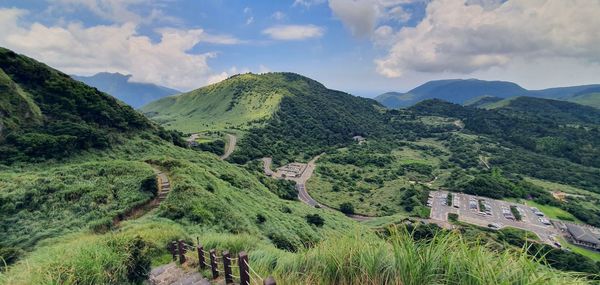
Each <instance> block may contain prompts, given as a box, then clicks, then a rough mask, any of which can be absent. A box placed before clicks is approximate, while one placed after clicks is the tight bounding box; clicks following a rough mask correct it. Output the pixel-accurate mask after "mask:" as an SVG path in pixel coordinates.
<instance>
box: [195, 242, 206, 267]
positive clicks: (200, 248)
mask: <svg viewBox="0 0 600 285" xmlns="http://www.w3.org/2000/svg"><path fill="white" fill-rule="evenodd" d="M196 249H198V265H200V269H204V268H206V259H205V258H204V247H203V246H202V245H201V244H198V246H197V247H196Z"/></svg>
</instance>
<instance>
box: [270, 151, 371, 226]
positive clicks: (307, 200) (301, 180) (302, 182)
mask: <svg viewBox="0 0 600 285" xmlns="http://www.w3.org/2000/svg"><path fill="white" fill-rule="evenodd" d="M323 154H324V153H322V154H320V155H317V156H315V157H314V158H313V159H312V160H311V161H309V162H308V163H307V164H306V168H305V169H304V172H302V174H301V175H300V177H287V178H284V179H287V180H291V181H294V182H296V190H298V200H300V201H302V202H303V203H304V204H307V205H309V206H311V207H319V208H325V209H329V210H332V211H339V210H338V209H334V208H331V207H329V206H327V205H323V204H321V203H319V202H317V200H315V199H313V198H312V197H311V196H310V195H309V194H308V191H306V182H307V181H308V179H310V177H311V176H312V175H313V172H314V171H315V168H316V167H317V164H316V162H317V160H318V159H319V157H321V156H322V155H323ZM262 161H263V168H264V172H265V174H266V175H269V176H273V174H274V172H273V170H271V163H272V159H271V158H270V157H264V158H263V159H262ZM346 216H348V217H349V218H351V219H353V220H355V221H359V222H361V221H368V220H370V219H372V218H373V217H369V216H362V215H346Z"/></svg>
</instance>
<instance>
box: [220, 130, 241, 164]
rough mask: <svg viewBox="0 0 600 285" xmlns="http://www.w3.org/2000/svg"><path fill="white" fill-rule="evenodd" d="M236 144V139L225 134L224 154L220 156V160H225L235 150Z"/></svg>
mask: <svg viewBox="0 0 600 285" xmlns="http://www.w3.org/2000/svg"><path fill="white" fill-rule="evenodd" d="M236 143H237V137H236V136H234V135H232V134H227V146H225V152H224V153H223V155H221V157H220V158H221V160H225V159H227V158H228V157H229V156H230V155H231V154H232V153H233V151H234V150H235V144H236Z"/></svg>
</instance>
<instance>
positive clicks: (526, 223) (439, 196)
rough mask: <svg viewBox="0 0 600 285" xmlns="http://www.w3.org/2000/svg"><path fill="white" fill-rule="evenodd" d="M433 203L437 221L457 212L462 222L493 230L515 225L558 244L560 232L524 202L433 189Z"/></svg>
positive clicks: (431, 201) (546, 241) (431, 199)
mask: <svg viewBox="0 0 600 285" xmlns="http://www.w3.org/2000/svg"><path fill="white" fill-rule="evenodd" d="M448 195H452V199H448ZM449 200H450V201H451V203H450V204H448V201H449ZM429 204H430V206H431V219H433V220H438V221H447V220H448V214H449V213H455V214H458V220H459V221H461V222H466V223H469V224H474V225H478V226H482V227H488V228H492V229H500V228H504V227H514V228H518V229H523V230H527V231H531V232H533V233H535V234H537V235H538V236H539V237H540V240H541V241H543V242H545V243H547V244H550V245H552V246H555V237H556V236H557V235H558V234H559V232H558V230H557V229H556V228H554V226H553V225H552V224H551V223H550V221H549V220H548V219H547V217H545V216H544V215H543V213H541V212H539V211H536V209H535V208H530V207H528V206H526V205H523V204H517V203H510V202H506V201H501V200H495V199H490V198H486V197H479V196H472V195H467V194H461V193H449V192H446V191H432V192H431V195H430V199H429ZM511 206H512V207H515V208H514V210H516V211H518V213H519V214H520V215H521V220H520V221H518V220H517V219H516V218H515V215H513V213H512V212H513V210H511Z"/></svg>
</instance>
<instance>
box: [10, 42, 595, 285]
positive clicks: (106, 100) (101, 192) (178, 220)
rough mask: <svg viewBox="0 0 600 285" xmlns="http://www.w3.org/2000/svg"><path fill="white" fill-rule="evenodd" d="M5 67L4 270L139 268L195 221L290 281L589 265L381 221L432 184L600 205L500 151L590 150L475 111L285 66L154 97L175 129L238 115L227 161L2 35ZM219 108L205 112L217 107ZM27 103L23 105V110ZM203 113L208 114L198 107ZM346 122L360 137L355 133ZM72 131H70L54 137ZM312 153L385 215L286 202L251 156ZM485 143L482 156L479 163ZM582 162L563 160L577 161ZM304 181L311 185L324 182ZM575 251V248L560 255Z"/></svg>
mask: <svg viewBox="0 0 600 285" xmlns="http://www.w3.org/2000/svg"><path fill="white" fill-rule="evenodd" d="M0 68H1V70H2V72H3V73H0V85H1V86H2V87H0V88H1V89H0V91H1V92H2V95H4V94H8V95H9V96H7V97H4V96H2V99H0V104H2V105H1V106H2V108H7V110H8V111H4V109H3V111H2V112H3V113H2V114H3V115H4V114H8V117H6V118H5V117H2V121H1V123H2V124H3V131H2V133H1V134H0V136H1V141H0V148H2V152H1V153H2V155H4V156H3V157H2V160H1V161H0V170H1V172H0V189H1V190H0V207H1V212H2V214H4V215H0V223H1V224H0V227H1V228H0V229H1V231H0V246H1V249H0V254H1V257H2V258H3V259H4V260H5V261H8V262H7V263H10V264H8V267H6V268H3V270H5V271H4V272H3V273H2V274H1V275H0V284H106V283H114V284H136V283H138V284H139V283H140V281H141V280H143V279H145V278H146V277H147V273H148V272H147V271H148V268H149V266H150V265H158V264H164V263H167V262H168V261H169V256H168V254H167V252H166V244H167V242H169V241H172V240H175V239H184V240H186V241H192V240H193V238H194V237H199V238H200V239H201V240H202V242H203V244H204V245H205V246H206V247H211V248H212V247H216V248H221V249H229V250H230V251H231V252H232V253H234V254H235V253H237V252H239V251H241V250H246V251H249V252H250V258H251V260H250V261H251V264H253V267H254V268H255V269H256V270H258V271H259V272H260V273H261V275H275V276H276V278H277V279H278V281H279V280H281V281H280V282H281V283H284V284H310V283H320V284H464V283H466V284H498V283H500V284H515V283H516V284H588V283H589V282H588V280H587V279H586V278H584V277H585V276H580V275H575V274H572V273H566V272H561V271H557V270H553V269H550V268H549V267H547V266H545V265H544V264H543V263H539V262H538V258H540V259H542V260H541V261H542V262H544V261H547V262H548V263H549V264H550V265H551V266H553V267H555V268H560V269H561V270H565V271H567V270H578V271H581V272H589V273H596V272H597V271H594V270H597V268H594V266H595V264H594V263H590V262H589V261H588V260H587V259H580V258H581V256H578V255H571V254H564V253H562V252H555V251H552V250H548V249H547V248H543V247H540V248H536V249H537V250H539V251H541V252H543V253H544V254H546V255H548V256H549V257H551V259H546V260H544V259H543V258H542V256H538V255H536V252H533V251H528V248H526V247H523V249H522V250H519V249H518V248H517V247H516V245H517V244H519V242H520V241H521V240H522V237H523V236H522V235H521V234H520V233H518V232H516V233H515V232H511V231H502V232H499V233H497V236H495V240H494V242H493V243H492V242H490V243H489V244H488V243H483V242H481V243H479V242H475V240H477V238H476V237H477V235H478V234H479V233H480V232H475V231H471V230H469V229H467V230H464V232H460V233H459V232H452V233H447V232H442V231H441V230H439V229H437V228H436V227H435V226H434V225H428V226H424V227H420V226H417V227H414V230H413V231H403V230H397V229H395V228H386V227H382V226H381V225H382V224H383V223H386V222H389V221H392V222H393V223H395V222H398V220H400V218H401V217H403V216H405V215H413V216H421V217H426V216H428V214H429V213H428V211H427V210H426V208H425V207H423V203H425V201H426V200H427V194H428V191H429V189H430V187H441V186H446V187H449V188H452V187H457V188H459V187H461V188H465V189H469V191H473V192H474V193H483V190H482V189H484V188H486V187H488V188H489V189H491V190H492V191H490V192H489V193H490V194H492V195H497V196H501V197H514V198H532V199H533V201H536V202H539V203H543V204H545V205H553V206H556V207H560V208H565V209H567V211H569V212H570V213H573V215H574V217H576V218H578V219H581V220H582V221H586V222H590V223H595V222H596V221H597V220H598V217H600V215H598V214H597V213H598V211H597V210H596V209H595V208H590V207H587V204H586V203H588V201H583V200H578V198H576V197H575V198H573V199H571V198H569V200H568V201H567V202H566V203H564V204H554V203H555V201H553V200H551V199H547V198H548V193H547V191H546V190H545V189H544V188H543V187H542V186H536V185H534V184H533V183H531V182H529V181H528V180H527V179H524V178H523V177H521V176H519V173H522V172H525V170H522V169H517V168H516V167H512V168H511V166H510V164H508V163H504V164H502V163H497V162H496V160H494V159H497V158H496V156H497V155H498V154H500V153H502V151H503V149H505V148H506V147H507V146H509V147H511V148H513V149H517V150H518V151H523V152H524V153H526V154H527V155H529V156H524V157H526V159H527V158H528V157H529V158H531V157H534V155H539V156H541V157H543V158H544V159H547V160H546V161H550V160H551V161H552V163H549V164H548V165H543V166H541V167H538V168H539V169H542V171H549V170H548V169H551V168H553V167H555V166H556V165H559V164H558V162H560V163H567V164H568V165H577V166H578V167H580V169H587V171H589V172H593V171H594V170H596V168H595V166H594V159H593V158H585V159H584V161H585V163H584V161H583V160H582V161H575V160H574V159H573V157H567V156H566V155H564V156H560V155H555V154H552V153H547V152H545V151H543V150H538V149H535V150H531V149H527V148H525V147H523V146H520V145H518V144H516V142H513V141H511V140H509V139H507V138H504V137H500V135H499V134H497V133H495V132H485V131H480V130H478V129H477V130H476V129H473V128H471V125H470V124H471V123H472V122H471V121H469V120H471V119H470V118H468V117H465V118H463V117H456V116H453V115H430V114H422V113H421V112H423V110H401V111H400V110H396V111H386V110H384V109H383V108H382V107H381V106H380V105H378V104H377V103H375V102H374V101H372V100H368V99H360V98H354V97H352V96H350V95H348V94H345V93H342V92H338V91H332V90H328V89H326V88H325V87H324V86H322V85H321V84H319V83H317V82H315V81H312V80H310V79H307V78H304V77H301V76H299V75H295V74H289V73H273V74H267V75H260V76H258V75H252V74H248V75H241V76H235V77H233V78H230V79H229V80H226V81H225V82H223V83H222V84H215V85H211V86H209V87H206V88H203V89H200V90H198V91H194V92H195V93H194V92H192V93H189V94H187V95H183V96H181V97H169V98H166V99H164V101H162V102H161V103H160V104H158V103H157V104H156V105H151V106H154V107H156V108H158V107H159V106H162V105H164V106H162V107H164V108H165V110H167V111H166V112H164V113H160V114H154V115H155V117H154V118H155V119H157V120H159V121H160V120H163V121H162V123H163V124H164V125H165V126H167V127H169V128H175V129H179V130H182V131H189V130H192V129H193V130H194V131H198V130H202V129H210V128H219V129H221V128H238V129H243V132H244V133H245V136H244V137H243V138H242V139H241V141H240V149H239V150H237V151H236V152H235V153H234V156H232V157H231V160H232V161H233V162H238V163H244V165H240V164H231V163H228V162H226V161H221V160H219V159H217V158H216V157H215V156H214V155H210V154H207V153H206V152H205V151H202V150H201V151H197V150H192V149H188V148H184V147H180V146H183V145H184V144H183V143H182V141H181V138H180V137H181V133H179V132H176V131H165V130H163V129H161V128H160V127H157V126H155V125H154V124H153V123H151V122H150V121H148V120H147V119H145V118H144V117H143V116H141V115H139V114H138V113H136V112H135V111H133V110H132V109H131V108H130V107H127V106H123V105H122V104H121V103H119V102H118V101H117V100H115V99H113V98H111V97H109V96H107V95H106V94H104V93H100V92H98V91H96V90H95V89H93V88H89V87H87V86H85V85H83V84H81V83H78V82H75V81H72V80H70V79H69V78H68V77H67V76H65V75H64V74H62V73H60V72H58V71H55V70H52V69H50V68H48V67H47V66H45V65H42V64H40V63H37V62H35V61H33V60H30V59H28V58H25V57H22V56H17V55H15V54H14V53H12V52H10V51H5V50H2V52H0ZM219 97H221V98H220V99H219ZM5 98H8V99H5ZM222 98H225V100H223V101H221V99H222ZM195 100H201V101H202V102H209V103H215V105H214V106H213V107H212V108H209V109H206V108H208V107H207V106H203V105H200V106H199V105H197V104H192V103H194V102H195ZM178 101H181V102H178ZM167 105H168V106H167ZM249 106H254V107H253V108H250V109H247V108H248V107H249ZM154 107H152V108H154ZM162 107H161V108H162ZM446 107H447V106H446ZM148 108H151V107H148ZM171 108H172V109H171ZM202 108H205V109H202ZM440 108H445V107H444V106H442V107H440ZM452 108H454V107H453V106H452ZM461 108H462V107H461ZM213 109H214V110H215V111H214V112H216V113H210V112H211V111H212V110H213ZM180 110H186V111H187V112H188V113H189V114H187V115H183V114H182V113H181V112H180ZM22 111H25V112H26V113H27V112H29V113H27V114H28V115H27V116H19V115H17V114H20V112H22ZM150 111H152V110H150ZM176 111H177V112H176ZM169 112H173V113H169ZM461 112H462V111H461ZM469 112H470V111H469ZM496 112H499V111H496ZM506 112H517V111H514V110H511V111H506ZM207 114H208V116H211V117H210V118H209V117H203V116H207ZM218 114H220V115H218ZM499 114H501V116H508V115H506V114H503V113H500V112H499ZM511 114H512V113H511ZM217 115H218V116H217ZM186 116H187V118H191V119H190V120H196V121H195V122H196V123H194V124H189V129H188V130H186V129H184V128H181V126H183V125H186V124H188V123H190V122H191V121H186V120H187V119H183V117H186ZM499 116H500V115H499ZM540 116H541V115H540ZM573 116H574V118H575V117H576V116H575V115H573ZM536 118H537V117H536ZM559 119H560V120H567V119H566V117H560V118H559ZM576 119H577V120H579V121H578V122H575V123H574V124H579V125H581V126H584V128H583V129H582V130H577V131H573V132H570V133H568V134H569V135H573V136H574V139H575V140H580V141H583V140H584V137H585V135H584V134H587V133H586V132H588V131H589V132H593V129H594V127H593V122H591V121H584V120H587V119H585V117H576ZM169 120H173V121H170V122H169ZM569 120H571V119H569ZM492 121H493V120H492ZM494 123H497V122H494ZM209 124H211V126H209ZM569 124H573V122H570V123H569ZM566 125H567V122H564V123H561V125H560V126H561V127H564V126H566ZM501 126H502V125H501ZM527 126H530V125H527ZM482 128H483V127H482ZM506 128H508V127H506ZM506 128H505V129H504V130H506ZM551 134H553V135H554V134H556V136H557V137H560V136H562V135H563V133H561V132H559V131H556V132H555V133H551ZM355 135H361V136H364V137H366V138H367V142H366V143H363V144H357V143H356V142H355V141H353V140H352V137H353V136H355ZM565 136H566V135H565ZM593 136H594V134H590V137H591V138H592V140H590V141H592V142H593V139H594V137H593ZM65 143H73V144H72V145H74V147H73V148H69V147H64V149H62V148H61V149H59V145H62V144H65ZM201 144H202V143H201ZM215 144H218V143H215ZM217 146H218V145H208V146H205V147H207V149H206V150H207V151H211V150H216V148H217ZM323 151H326V154H325V155H324V156H323V157H322V159H323V161H322V162H321V161H320V162H319V166H318V168H317V170H316V179H315V180H314V181H315V182H314V183H316V185H325V188H324V189H325V190H317V191H322V192H323V193H326V194H324V195H331V197H334V198H335V199H332V200H329V201H328V202H331V204H332V205H333V206H334V207H336V208H337V207H338V206H339V208H340V210H341V212H342V213H345V214H352V213H355V212H357V213H362V211H370V212H368V213H375V214H378V215H384V214H393V216H391V218H390V217H385V218H380V220H379V221H377V223H379V224H377V225H376V229H375V231H372V230H371V229H370V228H369V227H368V225H370V224H366V225H365V224H361V223H357V222H355V221H353V220H352V219H349V218H348V217H346V216H344V215H343V214H342V213H339V212H338V211H332V210H330V209H326V208H313V207H309V206H307V205H305V204H303V203H300V202H298V201H295V199H296V197H297V192H296V191H297V190H296V188H295V187H294V184H293V183H292V182H290V181H283V180H274V179H271V178H269V177H267V176H265V175H264V174H262V172H261V165H260V164H259V163H258V162H256V161H251V160H252V159H254V158H258V157H262V156H267V155H272V156H273V158H274V160H275V162H276V164H282V163H284V162H287V161H291V160H296V159H304V160H306V159H309V158H311V157H313V156H314V155H316V154H320V153H322V152H323ZM579 151H582V152H584V153H585V154H586V155H587V154H591V155H593V154H595V149H594V147H591V148H590V149H585V150H584V149H577V150H574V152H579ZM490 157H491V159H489V161H490V163H492V167H489V166H488V165H486V163H487V161H488V160H487V158H490ZM517 161H519V160H517ZM557 161H558V162H557ZM542 162H544V161H542ZM555 162H556V163H555ZM496 164H497V165H496ZM526 167H529V166H526ZM153 168H155V169H159V170H161V171H162V172H164V173H166V174H167V175H168V176H169V180H170V184H171V191H170V192H169V194H168V195H167V197H166V199H164V200H162V202H160V205H158V204H152V205H155V206H156V207H155V208H152V207H150V208H144V207H142V206H144V205H148V203H149V202H150V201H152V199H153V198H154V197H155V196H156V194H157V193H156V192H157V189H156V178H155V175H154V173H153ZM500 169H501V170H500ZM580 169H577V168H574V170H573V171H576V172H578V173H580V175H584V174H585V173H586V172H585V171H580ZM517 170H519V171H517ZM530 176H533V177H540V176H541V175H530ZM557 179H558V178H557ZM593 179H595V178H594V176H592V178H585V179H584V182H582V183H590V184H589V185H592V186H589V185H584V186H581V187H582V191H587V190H590V189H592V190H593V189H594V188H593V183H594V180H593ZM311 183H313V182H309V185H308V187H307V189H309V190H310V191H313V190H312V189H318V188H316V187H314V188H313V187H312V186H313V185H312V184H311ZM569 184H574V183H569ZM311 194H312V193H311ZM361 199H362V200H361ZM376 203H380V204H379V205H377V204H376ZM386 207H387V208H386ZM140 209H142V210H143V211H142V212H139V213H138V214H139V215H130V214H131V213H134V212H136V210H140ZM585 215H587V216H588V218H586V220H584V219H583V218H582V217H583V216H585ZM134 217H135V218H134ZM456 223H460V222H458V221H457V222H456ZM373 224H375V222H373ZM461 231H463V229H461ZM348 232H351V233H353V234H348ZM494 234H496V233H494ZM474 237H475V238H474ZM525 239H529V237H527V236H525ZM503 243H506V244H509V243H510V244H514V245H513V246H512V247H510V248H509V247H504V244H503ZM498 244H500V247H496V245H498ZM449 249H452V250H449ZM500 249H501V250H500ZM532 256H535V257H532ZM574 260H577V261H580V260H581V261H582V262H581V264H577V265H575V266H573V265H569V263H573V261H574Z"/></svg>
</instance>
